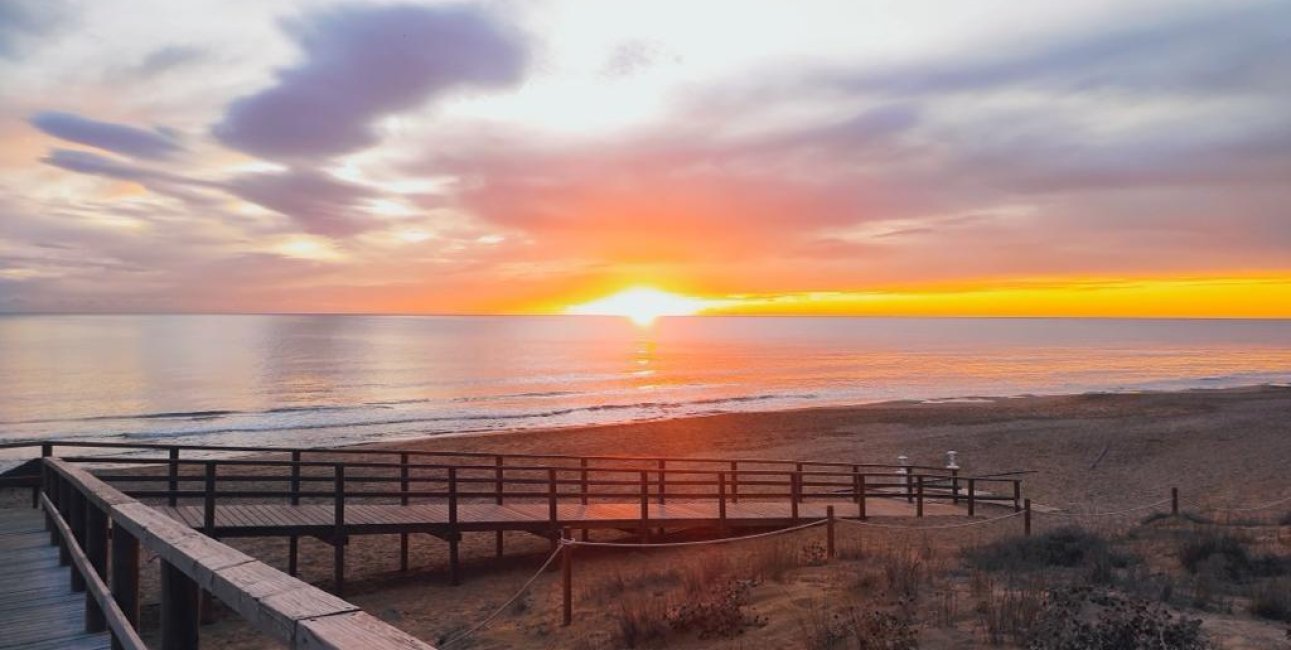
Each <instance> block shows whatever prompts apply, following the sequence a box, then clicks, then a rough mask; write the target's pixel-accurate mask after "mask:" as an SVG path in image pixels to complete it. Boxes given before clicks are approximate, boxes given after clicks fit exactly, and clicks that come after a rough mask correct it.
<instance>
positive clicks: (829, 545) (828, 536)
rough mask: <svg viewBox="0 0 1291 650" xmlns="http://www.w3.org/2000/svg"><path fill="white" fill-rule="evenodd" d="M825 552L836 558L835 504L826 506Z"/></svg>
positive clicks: (830, 557)
mask: <svg viewBox="0 0 1291 650" xmlns="http://www.w3.org/2000/svg"><path fill="white" fill-rule="evenodd" d="M825 519H826V522H825V554H826V556H828V557H829V559H831V560H832V559H834V555H835V549H834V506H826V507H825Z"/></svg>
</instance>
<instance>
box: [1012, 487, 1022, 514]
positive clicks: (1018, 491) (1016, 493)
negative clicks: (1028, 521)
mask: <svg viewBox="0 0 1291 650" xmlns="http://www.w3.org/2000/svg"><path fill="white" fill-rule="evenodd" d="M1021 500H1022V481H1017V480H1015V481H1013V512H1017V511H1019V510H1021V509H1022V505H1021V503H1020V502H1021Z"/></svg>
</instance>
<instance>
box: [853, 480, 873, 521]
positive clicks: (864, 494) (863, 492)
mask: <svg viewBox="0 0 1291 650" xmlns="http://www.w3.org/2000/svg"><path fill="white" fill-rule="evenodd" d="M858 478H859V479H860V482H859V486H860V490H859V491H860V499H859V500H858V502H857V508H856V509H857V510H858V513H857V516H858V517H859V518H860V520H861V521H865V520H866V519H869V513H867V512H866V510H867V508H868V506H867V505H866V504H867V503H868V502H869V500H870V495H869V494H868V492H869V490H867V489H866V486H865V483H866V481H865V475H864V474H861V475H860V476H859V477H858Z"/></svg>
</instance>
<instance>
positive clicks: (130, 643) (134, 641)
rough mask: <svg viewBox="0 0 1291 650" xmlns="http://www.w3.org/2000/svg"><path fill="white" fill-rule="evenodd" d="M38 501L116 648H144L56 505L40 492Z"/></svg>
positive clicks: (137, 649)
mask: <svg viewBox="0 0 1291 650" xmlns="http://www.w3.org/2000/svg"><path fill="white" fill-rule="evenodd" d="M40 504H41V506H42V507H43V508H44V510H45V514H46V515H47V516H48V517H49V518H50V520H51V521H52V522H53V523H54V528H55V529H56V530H57V531H58V536H59V538H60V539H62V541H63V545H64V547H65V548H66V549H67V553H68V555H69V556H71V559H72V563H73V564H74V565H75V567H76V569H75V570H76V571H77V572H79V573H80V574H81V578H82V579H83V580H84V581H85V591H86V592H87V593H88V594H89V595H90V597H91V598H93V600H94V603H95V604H96V605H98V608H99V611H100V612H103V617H104V618H105V619H106V623H107V626H108V628H110V629H111V631H112V638H113V640H114V641H116V644H118V645H119V646H120V647H122V648H124V649H125V650H148V646H147V645H144V642H143V639H141V638H139V633H138V632H136V631H135V629H134V627H132V626H131V625H130V621H129V620H128V619H127V618H126V615H125V612H124V611H122V610H121V606H120V605H118V604H117V601H116V600H115V599H113V598H112V594H111V593H110V592H109V591H108V586H107V585H106V584H104V582H103V578H102V577H101V576H99V572H98V571H96V570H95V569H94V567H93V566H91V565H90V560H89V558H88V557H86V555H85V551H84V550H83V549H82V548H81V545H80V544H78V543H77V541H76V536H75V535H73V534H72V529H71V527H70V526H68V525H67V521H66V520H64V519H63V515H62V514H61V513H59V511H58V508H56V507H54V504H53V503H52V502H51V501H50V500H49V496H48V495H45V494H42V495H40ZM114 647H115V646H114Z"/></svg>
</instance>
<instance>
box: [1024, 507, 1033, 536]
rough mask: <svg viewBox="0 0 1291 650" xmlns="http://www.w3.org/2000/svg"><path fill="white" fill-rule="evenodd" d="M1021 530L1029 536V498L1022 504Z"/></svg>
mask: <svg viewBox="0 0 1291 650" xmlns="http://www.w3.org/2000/svg"><path fill="white" fill-rule="evenodd" d="M1022 532H1023V534H1025V535H1026V536H1027V537H1030V536H1031V499H1027V500H1026V501H1025V502H1024V504H1023V506H1022Z"/></svg>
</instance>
